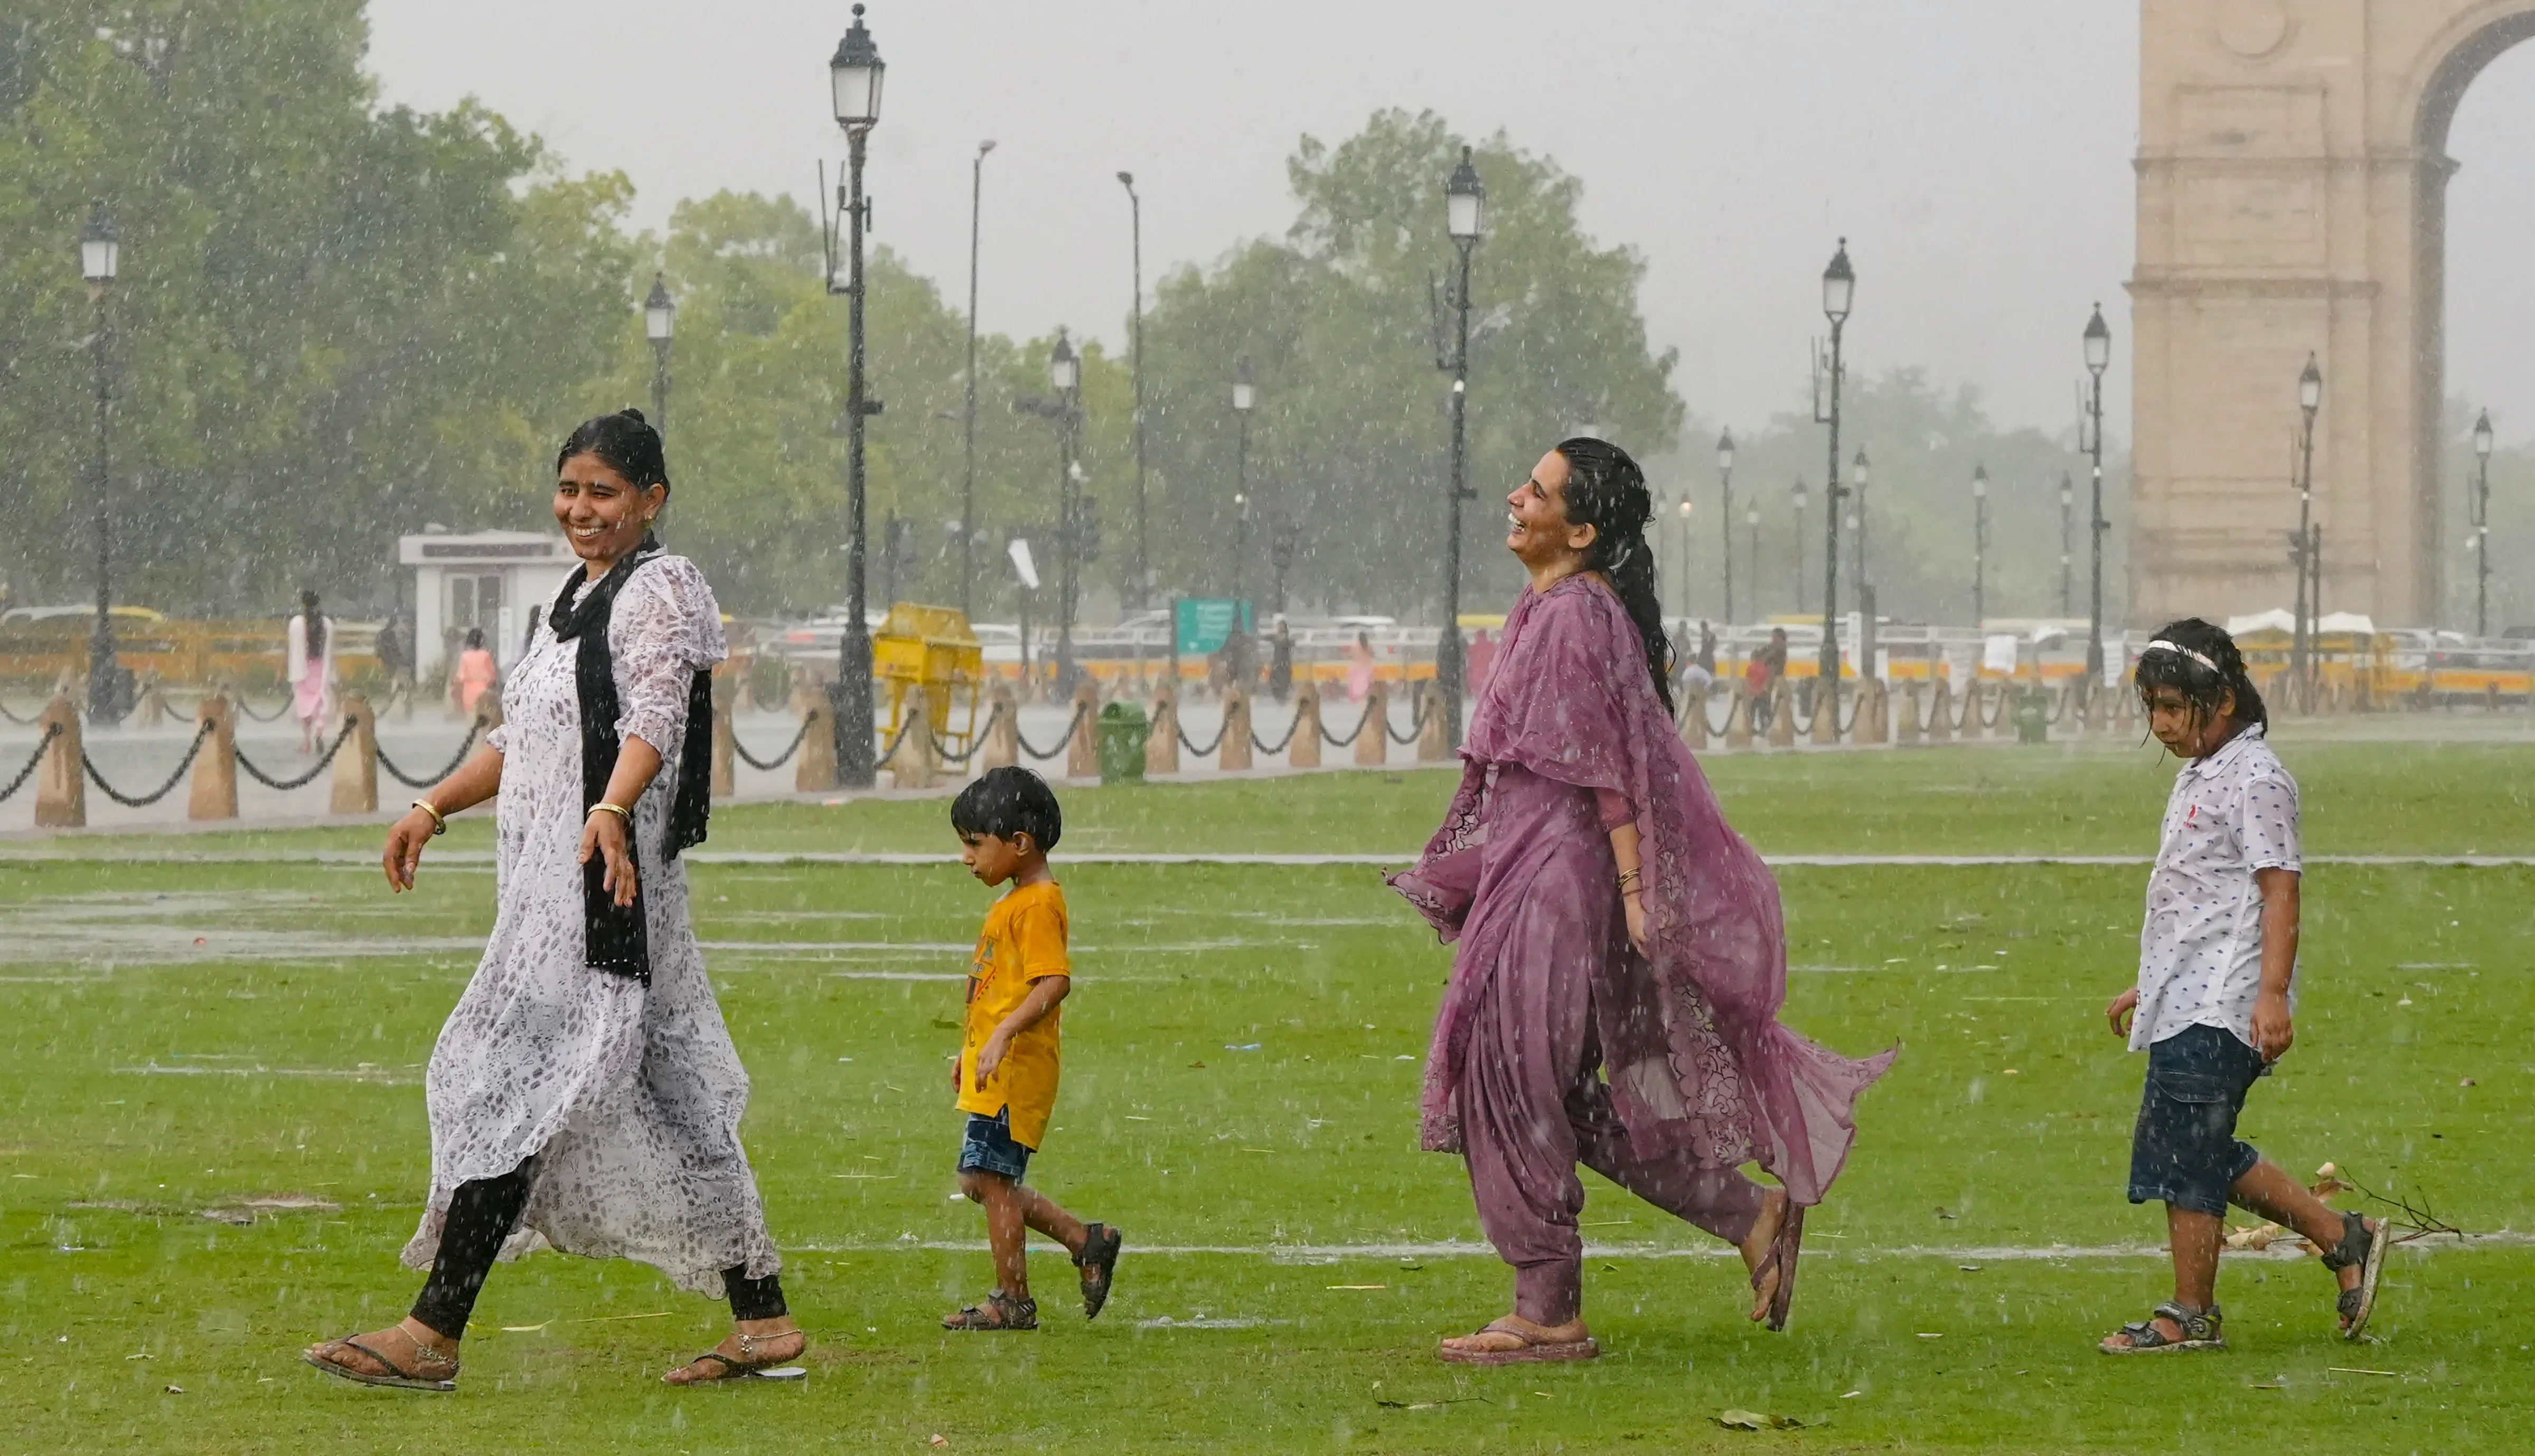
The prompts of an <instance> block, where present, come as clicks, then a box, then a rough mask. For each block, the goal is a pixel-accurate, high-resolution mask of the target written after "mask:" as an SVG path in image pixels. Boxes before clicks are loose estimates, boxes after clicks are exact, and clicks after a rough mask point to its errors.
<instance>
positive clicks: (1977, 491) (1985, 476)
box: [1972, 465, 1989, 501]
mask: <svg viewBox="0 0 2535 1456" xmlns="http://www.w3.org/2000/svg"><path fill="white" fill-rule="evenodd" d="M1972 499H1973V500H1975V501H1984V500H1987V499H1989V466H1987V465H1974V466H1972Z"/></svg>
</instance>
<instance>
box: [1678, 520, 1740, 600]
mask: <svg viewBox="0 0 2535 1456" xmlns="http://www.w3.org/2000/svg"><path fill="white" fill-rule="evenodd" d="M1690 512H1691V505H1690V497H1688V496H1683V497H1682V498H1681V615H1682V620H1684V621H1688V620H1689V619H1690ZM1728 519H1729V520H1730V519H1731V517H1728ZM1723 534H1724V536H1725V546H1726V552H1727V554H1728V555H1731V554H1732V553H1733V549H1734V533H1733V531H1731V530H1728V531H1725V532H1724V533H1723ZM1725 620H1726V621H1728V622H1731V621H1733V620H1734V619H1733V617H1732V616H1730V615H1729V616H1727V617H1726V619H1725Z"/></svg>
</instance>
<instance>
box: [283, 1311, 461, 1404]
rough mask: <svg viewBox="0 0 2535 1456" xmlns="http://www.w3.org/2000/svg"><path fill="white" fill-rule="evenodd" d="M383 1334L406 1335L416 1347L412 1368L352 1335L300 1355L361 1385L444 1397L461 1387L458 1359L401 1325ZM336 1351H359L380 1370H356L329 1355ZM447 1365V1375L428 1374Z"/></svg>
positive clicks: (405, 1337)
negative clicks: (389, 1357) (431, 1393)
mask: <svg viewBox="0 0 2535 1456" xmlns="http://www.w3.org/2000/svg"><path fill="white" fill-rule="evenodd" d="M380 1334H398V1335H403V1336H404V1340H405V1343H406V1344H408V1345H410V1346H412V1347H413V1363H412V1364H411V1365H398V1364H397V1363H396V1362H395V1361H393V1360H390V1359H388V1358H387V1357H386V1356H384V1355H381V1354H380V1353H379V1352H378V1351H376V1350H373V1349H371V1348H370V1347H369V1346H367V1345H364V1344H362V1343H361V1342H360V1340H358V1339H356V1338H354V1337H352V1336H350V1335H346V1336H344V1337H343V1338H342V1339H340V1340H329V1341H327V1342H326V1343H324V1344H322V1345H311V1346H309V1347H308V1348H307V1349H306V1350H304V1351H301V1352H300V1358H301V1359H303V1360H305V1361H307V1362H308V1363H309V1364H310V1365H315V1366H316V1367H317V1368H319V1369H321V1370H324V1371H325V1372H326V1373H327V1374H330V1375H333V1376H335V1377H336V1378H338V1379H342V1380H350V1381H353V1382H355V1383H357V1384H361V1385H385V1386H389V1387H391V1388H394V1389H397V1390H429V1391H435V1392H438V1393H440V1394H443V1395H446V1394H448V1393H449V1392H451V1391H454V1390H456V1389H457V1388H458V1357H456V1356H454V1355H443V1354H441V1353H440V1352H439V1351H437V1350H434V1349H432V1348H431V1347H430V1346H428V1345H425V1344H423V1343H422V1342H421V1341H420V1340H417V1339H415V1338H414V1337H413V1336H412V1334H411V1333H409V1332H408V1331H407V1330H406V1329H405V1327H404V1326H403V1325H401V1324H397V1325H390V1326H388V1328H387V1329H385V1330H382V1331H380ZM372 1338H376V1337H375V1336H373V1337H372ZM335 1350H357V1351H359V1352H360V1353H361V1354H363V1355H366V1356H368V1357H369V1358H370V1359H372V1360H374V1361H377V1362H378V1365H379V1368H378V1369H377V1370H376V1371H375V1372H373V1371H370V1370H356V1369H354V1368H352V1367H351V1366H350V1365H345V1364H343V1363H342V1362H341V1361H340V1360H334V1359H330V1358H329V1357H328V1352H330V1351H335ZM444 1365H445V1366H447V1367H448V1373H447V1374H431V1373H426V1372H427V1371H431V1370H435V1369H438V1368H439V1367H441V1366H444Z"/></svg>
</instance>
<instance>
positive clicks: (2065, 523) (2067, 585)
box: [2060, 421, 2085, 617]
mask: <svg viewBox="0 0 2535 1456" xmlns="http://www.w3.org/2000/svg"><path fill="white" fill-rule="evenodd" d="M2084 430H2085V425H2084V423H2083V422H2082V421H2081V422H2080V423H2079V425H2078V431H2079V433H2081V434H2082V433H2084ZM2076 518H2077V491H2076V487H2074V486H2072V485H2071V484H2070V483H2069V472H2068V471H2066V470H2063V471H2061V472H2060V615H2061V616H2063V617H2066V616H2068V615H2069V593H2070V590H2071V583H2072V579H2073V574H2074V570H2075V569H2074V568H2073V567H2071V564H2070V563H2071V557H2070V555H2069V533H2070V531H2071V530H2073V529H2075V521H2076Z"/></svg>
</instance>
